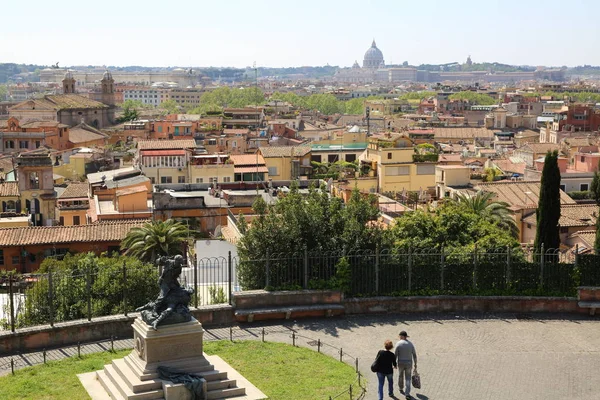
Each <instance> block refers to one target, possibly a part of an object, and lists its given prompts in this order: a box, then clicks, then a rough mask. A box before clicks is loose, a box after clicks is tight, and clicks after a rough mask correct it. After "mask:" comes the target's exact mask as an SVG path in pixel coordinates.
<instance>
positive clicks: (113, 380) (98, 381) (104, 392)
mask: <svg viewBox="0 0 600 400" xmlns="http://www.w3.org/2000/svg"><path fill="white" fill-rule="evenodd" d="M133 329H134V344H135V349H134V350H133V351H132V352H131V354H129V355H128V356H126V357H125V358H122V359H118V360H113V362H112V363H111V364H108V365H105V366H104V369H103V370H101V371H95V372H90V373H87V374H81V375H78V377H79V379H80V381H81V383H82V384H83V386H84V387H85V389H86V390H87V392H88V393H89V395H90V396H91V398H92V400H108V399H112V400H121V399H127V400H133V399H139V400H152V399H165V400H175V399H177V400H187V399H191V398H192V396H191V393H190V392H189V391H188V389H186V388H185V386H184V385H183V384H175V383H173V382H170V381H165V380H161V379H159V377H158V371H157V368H158V367H159V366H166V367H170V368H173V369H175V370H177V371H180V372H185V373H188V374H192V375H199V376H202V377H203V378H204V379H205V380H206V383H205V385H204V393H205V395H206V396H205V398H206V399H228V398H235V399H239V400H258V399H266V398H267V397H266V396H265V395H264V393H262V392H261V391H260V390H258V389H257V388H256V387H255V386H254V385H252V384H251V383H250V382H249V381H248V380H247V379H245V378H244V377H243V376H241V375H240V374H239V373H238V372H237V371H236V370H234V369H233V368H232V367H231V366H230V365H229V364H227V363H226V362H225V361H223V360H222V359H221V358H220V357H218V356H207V355H206V354H204V353H203V352H202V337H203V334H204V330H203V329H202V325H201V324H200V323H199V322H198V321H197V320H195V319H193V320H192V321H190V322H186V323H181V324H174V325H165V326H159V329H158V330H157V331H154V330H153V329H152V328H151V327H148V326H147V325H146V324H145V323H144V322H142V321H141V320H140V319H139V318H138V319H136V320H135V322H134V323H133Z"/></svg>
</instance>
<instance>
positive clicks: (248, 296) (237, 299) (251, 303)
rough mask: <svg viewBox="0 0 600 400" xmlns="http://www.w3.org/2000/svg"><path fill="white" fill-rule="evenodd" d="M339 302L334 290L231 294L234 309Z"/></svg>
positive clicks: (337, 294)
mask: <svg viewBox="0 0 600 400" xmlns="http://www.w3.org/2000/svg"><path fill="white" fill-rule="evenodd" d="M341 301H342V294H341V293H340V292H339V291H334V290H289V291H273V292H269V291H266V290H248V291H245V292H235V293H233V305H234V307H235V308H236V309H249V308H262V307H277V306H289V305H294V306H304V305H313V304H340V303H341Z"/></svg>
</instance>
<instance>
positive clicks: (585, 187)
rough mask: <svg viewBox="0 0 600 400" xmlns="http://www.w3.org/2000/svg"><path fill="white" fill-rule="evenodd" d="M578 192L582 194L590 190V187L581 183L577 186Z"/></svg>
mask: <svg viewBox="0 0 600 400" xmlns="http://www.w3.org/2000/svg"><path fill="white" fill-rule="evenodd" d="M579 190H581V191H582V192H587V191H588V190H590V185H588V184H587V183H582V184H580V185H579Z"/></svg>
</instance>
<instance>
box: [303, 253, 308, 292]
mask: <svg viewBox="0 0 600 400" xmlns="http://www.w3.org/2000/svg"><path fill="white" fill-rule="evenodd" d="M302 287H303V288H304V289H308V247H306V246H304V283H303V285H302Z"/></svg>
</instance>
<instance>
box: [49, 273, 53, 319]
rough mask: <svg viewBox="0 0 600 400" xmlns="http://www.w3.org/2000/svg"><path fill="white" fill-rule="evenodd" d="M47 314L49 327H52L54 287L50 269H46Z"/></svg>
mask: <svg viewBox="0 0 600 400" xmlns="http://www.w3.org/2000/svg"><path fill="white" fill-rule="evenodd" d="M48 313H49V314H50V326H51V327H54V286H53V284H52V268H51V267H48Z"/></svg>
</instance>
